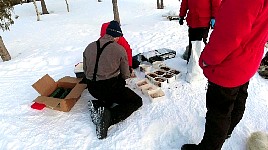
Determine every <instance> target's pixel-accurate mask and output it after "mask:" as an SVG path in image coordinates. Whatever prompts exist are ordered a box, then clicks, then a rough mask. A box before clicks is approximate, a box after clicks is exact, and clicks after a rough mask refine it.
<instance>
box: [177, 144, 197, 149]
mask: <svg viewBox="0 0 268 150" xmlns="http://www.w3.org/2000/svg"><path fill="white" fill-rule="evenodd" d="M181 150H199V148H198V145H196V144H184V145H182V147H181Z"/></svg>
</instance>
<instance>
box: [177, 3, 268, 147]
mask: <svg viewBox="0 0 268 150" xmlns="http://www.w3.org/2000/svg"><path fill="white" fill-rule="evenodd" d="M267 31H268V0H255V1H252V0H223V1H222V3H221V8H220V9H219V13H218V15H217V24H216V25H215V29H214V31H213V32H212V34H211V36H210V39H209V42H208V44H207V45H206V46H205V48H204V50H203V52H202V54H201V56H200V59H199V65H200V67H201V68H202V69H203V73H204V75H205V76H206V78H207V79H208V89H207V94H206V107H207V113H206V124H205V133H204V136H203V139H202V141H201V142H200V143H199V144H198V145H195V144H185V145H183V146H182V148H181V149H182V150H220V149H221V147H222V145H223V143H224V141H225V140H226V139H227V138H229V137H230V136H231V134H232V132H233V130H234V128H235V127H236V125H237V124H238V123H239V122H240V120H241V119H242V117H243V113H244V111H245V104H246V99H247V97H248V92H247V89H248V85H249V80H250V78H251V77H252V76H254V74H255V73H256V71H257V69H258V67H259V65H260V62H261V59H262V56H263V53H264V45H265V43H266V41H267V40H268V32H267Z"/></svg>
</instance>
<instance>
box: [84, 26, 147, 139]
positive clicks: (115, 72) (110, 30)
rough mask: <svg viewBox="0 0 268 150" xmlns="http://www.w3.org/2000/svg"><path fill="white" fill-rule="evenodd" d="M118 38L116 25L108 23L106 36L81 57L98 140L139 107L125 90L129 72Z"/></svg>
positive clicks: (135, 95)
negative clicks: (90, 96) (91, 97)
mask: <svg viewBox="0 0 268 150" xmlns="http://www.w3.org/2000/svg"><path fill="white" fill-rule="evenodd" d="M122 36H123V33H122V30H121V28H120V26H119V23H118V22H116V21H111V22H110V24H109V25H108V27H107V29H106V34H105V35H104V36H103V37H101V38H100V39H99V40H97V41H96V42H92V43H90V44H89V45H88V46H87V47H86V49H85V51H84V53H83V69H84V72H85V75H86V78H87V87H88V91H89V92H90V94H91V95H92V96H93V97H95V98H97V99H98V100H94V101H90V102H91V103H92V107H91V108H90V111H91V117H92V122H93V123H94V124H95V125H96V134H97V137H98V138H99V139H103V138H106V136H107V130H108V128H109V127H110V126H111V125H113V124H116V123H118V122H120V121H122V120H124V119H126V118H127V117H128V116H130V115H131V114H132V113H133V112H134V111H136V110H137V109H138V108H139V107H141V106H142V99H141V97H139V96H138V95H137V94H136V93H135V92H133V91H132V90H130V89H129V88H127V87H125V84H126V82H125V79H127V78H129V77H130V72H129V67H128V66H129V65H128V59H127V54H126V52H125V50H124V48H123V47H122V46H120V45H119V44H118V43H117V41H118V40H119V37H122ZM114 104H116V105H115V106H114ZM112 106H113V107H112Z"/></svg>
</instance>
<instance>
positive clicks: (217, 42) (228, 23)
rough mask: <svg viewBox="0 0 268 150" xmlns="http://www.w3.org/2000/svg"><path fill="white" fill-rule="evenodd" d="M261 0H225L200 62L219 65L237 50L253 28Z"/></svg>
mask: <svg viewBox="0 0 268 150" xmlns="http://www.w3.org/2000/svg"><path fill="white" fill-rule="evenodd" d="M260 6H261V4H260V0H256V1H252V0H224V1H223V2H222V3H221V7H220V9H219V12H218V14H217V21H216V24H215V29H214V31H213V32H212V33H211V36H210V39H209V43H208V44H207V45H206V46H205V48H204V50H203V52H202V54H201V56H200V62H201V61H202V60H203V61H204V62H205V63H206V64H208V65H217V64H220V63H221V62H222V61H223V60H225V59H226V58H227V57H228V55H229V54H231V53H232V52H233V51H235V50H236V49H237V48H238V47H239V46H241V45H240V44H241V42H242V40H243V39H245V37H247V36H248V35H249V34H250V32H251V28H252V23H253V22H254V20H255V18H256V17H257V15H258V11H257V10H259V9H260Z"/></svg>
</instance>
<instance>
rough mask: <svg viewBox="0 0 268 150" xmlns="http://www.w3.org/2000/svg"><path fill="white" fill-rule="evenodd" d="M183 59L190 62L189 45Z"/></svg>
mask: <svg viewBox="0 0 268 150" xmlns="http://www.w3.org/2000/svg"><path fill="white" fill-rule="evenodd" d="M182 59H184V60H189V45H188V46H186V50H185V51H184V53H183V55H182Z"/></svg>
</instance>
